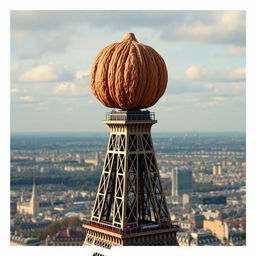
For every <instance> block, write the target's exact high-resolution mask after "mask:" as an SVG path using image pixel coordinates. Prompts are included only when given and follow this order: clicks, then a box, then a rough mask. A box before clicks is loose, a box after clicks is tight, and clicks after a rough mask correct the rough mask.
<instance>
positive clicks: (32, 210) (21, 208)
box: [13, 181, 57, 217]
mask: <svg viewBox="0 0 256 256" xmlns="http://www.w3.org/2000/svg"><path fill="white" fill-rule="evenodd" d="M56 203H57V202H56ZM54 206H55V202H54V203H52V202H47V201H42V202H39V200H38V197H37V188H36V183H35V181H34V183H33V188H32V195H31V199H30V201H29V202H24V198H23V192H21V197H20V200H19V201H18V202H17V213H18V214H28V215H32V216H33V217H36V216H37V215H38V213H39V212H44V211H47V210H51V209H53V208H54ZM13 207H14V206H13ZM13 212H14V209H13Z"/></svg>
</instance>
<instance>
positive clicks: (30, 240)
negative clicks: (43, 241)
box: [10, 235, 40, 246]
mask: <svg viewBox="0 0 256 256" xmlns="http://www.w3.org/2000/svg"><path fill="white" fill-rule="evenodd" d="M10 245H11V246H38V245H40V239H38V238H37V237H22V236H16V235H11V239H10Z"/></svg>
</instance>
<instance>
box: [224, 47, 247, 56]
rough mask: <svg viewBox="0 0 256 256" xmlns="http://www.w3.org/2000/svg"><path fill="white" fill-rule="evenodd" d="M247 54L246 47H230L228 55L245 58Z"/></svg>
mask: <svg viewBox="0 0 256 256" xmlns="http://www.w3.org/2000/svg"><path fill="white" fill-rule="evenodd" d="M245 52H246V50H245V47H242V46H234V45H229V46H228V49H227V51H226V54H227V55H228V56H244V55H245Z"/></svg>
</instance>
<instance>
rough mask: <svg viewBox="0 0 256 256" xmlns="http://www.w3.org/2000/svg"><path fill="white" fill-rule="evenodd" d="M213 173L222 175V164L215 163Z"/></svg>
mask: <svg viewBox="0 0 256 256" xmlns="http://www.w3.org/2000/svg"><path fill="white" fill-rule="evenodd" d="M212 174H213V175H215V176H218V175H222V167H221V165H220V164H217V165H214V166H213V167H212Z"/></svg>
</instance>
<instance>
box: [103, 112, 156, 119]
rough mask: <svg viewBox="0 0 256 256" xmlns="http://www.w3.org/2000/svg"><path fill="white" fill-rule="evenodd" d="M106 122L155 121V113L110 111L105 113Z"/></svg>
mask: <svg viewBox="0 0 256 256" xmlns="http://www.w3.org/2000/svg"><path fill="white" fill-rule="evenodd" d="M106 120H155V113H154V112H149V111H148V110H145V111H141V110H137V111H135V110H133V111H132V110H130V111H122V110H120V111H115V110H113V111H111V112H108V113H106Z"/></svg>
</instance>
